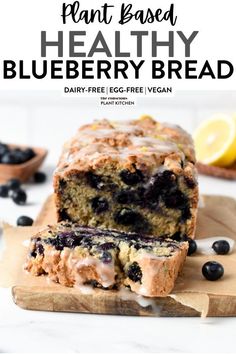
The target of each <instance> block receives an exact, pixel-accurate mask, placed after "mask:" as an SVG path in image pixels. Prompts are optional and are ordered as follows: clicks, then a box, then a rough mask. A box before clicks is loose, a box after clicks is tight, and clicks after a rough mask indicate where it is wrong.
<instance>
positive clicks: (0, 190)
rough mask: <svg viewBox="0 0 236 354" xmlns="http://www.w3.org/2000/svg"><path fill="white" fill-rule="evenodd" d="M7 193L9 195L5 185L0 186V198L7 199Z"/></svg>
mask: <svg viewBox="0 0 236 354" xmlns="http://www.w3.org/2000/svg"><path fill="white" fill-rule="evenodd" d="M8 193H9V188H8V186H7V185H5V184H2V185H1V186H0V197H1V198H7V197H8Z"/></svg>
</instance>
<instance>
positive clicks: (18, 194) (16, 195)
mask: <svg viewBox="0 0 236 354" xmlns="http://www.w3.org/2000/svg"><path fill="white" fill-rule="evenodd" d="M11 198H12V200H13V202H14V203H16V204H18V205H23V204H25V203H26V199H27V195H26V193H25V191H23V189H17V190H16V191H13V192H12V195H11Z"/></svg>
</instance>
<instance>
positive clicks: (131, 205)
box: [54, 116, 198, 239]
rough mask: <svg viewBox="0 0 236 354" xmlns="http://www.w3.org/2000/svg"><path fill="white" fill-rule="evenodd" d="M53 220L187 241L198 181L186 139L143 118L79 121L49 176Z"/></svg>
mask: <svg viewBox="0 0 236 354" xmlns="http://www.w3.org/2000/svg"><path fill="white" fill-rule="evenodd" d="M54 195H55V203H56V208H57V216H58V221H63V220H68V221H72V222H78V223H80V224H81V225H87V226H91V227H100V228H108V229H109V228H110V229H118V230H124V231H126V232H142V233H149V234H153V235H155V236H156V237H159V236H163V235H164V236H166V237H173V238H175V239H181V238H184V237H186V236H188V237H191V238H193V237H194V232H195V226H196V213H197V204H198V183H197V173H196V168H195V154H194V148H193V142H192V139H191V137H190V135H189V134H187V133H186V132H185V131H184V130H183V129H181V128H180V127H178V126H173V125H170V124H166V123H159V122H157V121H155V120H154V119H152V118H150V117H147V116H144V117H142V118H141V119H138V120H131V121H119V122H110V121H108V120H101V121H97V122H95V123H92V124H87V125H84V126H82V127H81V128H80V129H79V130H78V132H77V134H76V136H75V137H74V138H72V139H71V140H70V141H69V142H68V143H66V144H65V145H64V148H63V152H62V155H61V158H60V161H59V163H58V166H57V169H56V171H55V173H54Z"/></svg>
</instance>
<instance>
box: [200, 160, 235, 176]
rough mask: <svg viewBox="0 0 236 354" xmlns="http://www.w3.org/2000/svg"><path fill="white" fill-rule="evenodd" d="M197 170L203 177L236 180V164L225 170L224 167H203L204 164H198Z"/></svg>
mask: <svg viewBox="0 0 236 354" xmlns="http://www.w3.org/2000/svg"><path fill="white" fill-rule="evenodd" d="M197 169H198V172H199V173H201V174H203V175H207V176H212V177H219V178H225V179H231V180H236V163H234V165H232V166H229V167H227V168H226V167H218V166H210V165H205V164H204V163H201V162H198V163H197Z"/></svg>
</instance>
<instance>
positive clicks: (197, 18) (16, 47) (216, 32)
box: [0, 0, 236, 90]
mask: <svg viewBox="0 0 236 354" xmlns="http://www.w3.org/2000/svg"><path fill="white" fill-rule="evenodd" d="M68 2H70V1H67V3H68ZM122 2H123V1H122V0H116V1H114V0H113V1H112V0H111V1H108V4H111V5H112V4H115V6H116V7H115V10H114V11H113V12H114V19H113V21H112V23H111V24H109V25H106V24H98V23H94V24H89V25H85V24H84V23H83V22H79V23H77V24H75V23H73V22H72V21H70V22H69V23H68V24H66V25H63V24H62V18H61V4H62V3H63V1H62V0H50V1H48V0H34V1H31V0H20V1H19V0H11V1H4V2H3V1H1V11H0V26H1V27H0V28H1V31H0V45H1V61H2V60H3V59H12V60H17V59H24V60H25V65H26V66H27V70H29V71H30V63H31V60H32V59H37V60H39V59H40V47H41V45H40V41H41V40H40V33H41V31H42V30H45V31H47V36H48V37H47V38H48V39H49V40H56V39H57V31H59V30H63V31H64V58H63V59H68V32H69V31H70V30H73V31H76V30H78V31H81V30H86V31H87V36H86V38H85V50H86V52H88V51H89V49H90V47H91V44H92V42H93V40H94V38H95V35H96V33H97V32H98V30H101V31H103V34H104V36H105V38H106V40H107V42H108V45H109V47H110V48H111V51H112V52H113V53H114V31H115V30H120V31H121V32H122V33H121V35H122V45H123V46H122V50H123V51H127V50H130V51H131V53H134V52H135V51H134V50H135V42H134V41H133V40H132V38H131V36H130V35H129V33H130V31H131V30H144V29H145V30H148V31H158V38H159V40H167V35H168V31H169V30H173V31H178V30H179V31H183V32H184V34H185V35H186V36H187V37H188V36H189V35H190V34H191V33H192V32H193V31H195V30H197V31H199V34H198V35H197V37H196V38H195V40H194V41H193V43H192V50H191V58H190V59H196V60H199V65H202V64H203V62H204V61H205V60H206V59H208V60H209V61H210V62H211V63H212V65H213V67H215V62H216V60H217V59H226V60H229V61H232V63H233V64H234V65H235V64H236V50H235V38H234V37H235V27H234V23H235V1H234V0H226V1H225V2H222V1H218V0H217V1H216V0H208V1H205V0H198V1H189V0H175V1H170V0H159V1H158V2H156V1H153V0H146V1H145V2H143V1H133V4H134V7H133V8H134V9H135V10H138V9H145V8H147V7H151V8H152V10H153V11H155V9H157V8H159V7H160V8H162V9H163V10H167V9H168V8H169V4H170V3H171V2H173V3H174V5H175V13H176V15H177V16H178V19H177V23H176V25H175V26H174V27H172V26H170V24H169V22H166V23H165V22H161V23H157V22H156V23H153V24H145V26H144V25H140V24H139V23H138V22H134V21H132V22H130V23H128V24H126V25H123V26H121V25H118V24H117V19H118V17H119V8H120V5H121V3H122ZM129 2H132V1H127V2H126V3H129ZM103 3H104V1H101V0H99V1H95V0H90V1H89V2H88V1H85V0H84V1H81V9H89V8H95V9H97V8H99V7H100V6H101V5H103ZM150 43H151V42H150V38H149V37H148V38H147V39H145V40H144V55H145V58H144V59H147V60H150V56H151V50H150V47H151V46H150ZM98 58H102V59H107V58H106V57H105V56H104V54H102V55H100V54H96V55H95V57H94V59H98ZM166 58H167V48H161V49H160V50H159V52H158V58H157V59H160V60H162V59H166ZM175 58H176V59H180V60H181V59H184V46H183V44H182V42H181V41H180V39H179V38H178V36H177V35H176V38H175ZM47 59H57V51H56V50H55V48H50V49H49V51H48V55H47ZM72 59H73V58H72ZM90 59H91V58H90ZM111 59H112V58H111ZM127 59H129V58H127ZM130 59H135V55H132V54H131V58H130ZM154 59H155V58H154ZM145 68H146V70H143V71H142V77H141V79H140V80H139V81H138V82H139V84H140V83H145V84H151V80H150V69H149V65H147V66H145ZM0 69H1V70H0V72H1V71H2V68H0ZM71 81H72V82H71V84H72V85H77V86H78V85H81V84H84V83H85V81H83V80H80V79H78V80H71ZM111 81H112V80H111ZM127 81H129V84H131V83H132V84H134V82H133V81H134V80H133V76H132V74H130V77H129V80H126V81H125V82H126V83H127ZM91 83H93V84H97V85H98V84H101V82H100V81H98V80H97V82H96V81H95V80H90V82H89V84H91ZM109 83H110V84H111V82H109ZM116 83H118V81H117V82H116ZM120 83H122V82H120ZM123 83H124V80H123ZM154 83H156V84H157V85H158V86H159V85H160V84H161V85H164V84H171V85H173V87H174V88H175V89H194V90H196V89H213V90H215V89H233V88H234V87H235V75H234V76H233V77H231V78H230V79H227V80H212V79H206V80H172V81H171V82H166V81H162V80H157V81H156V82H155V80H153V81H152V84H154ZM64 84H66V83H65V82H63V80H54V81H50V80H47V81H44V80H37V81H36V80H33V79H32V80H30V82H29V81H28V80H15V79H14V80H0V88H3V89H16V88H23V87H24V88H44V89H46V88H48V89H50V88H54V89H59V88H61V89H62V88H63V86H64ZM67 84H68V82H67ZM102 84H105V80H102ZM136 84H137V82H136Z"/></svg>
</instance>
